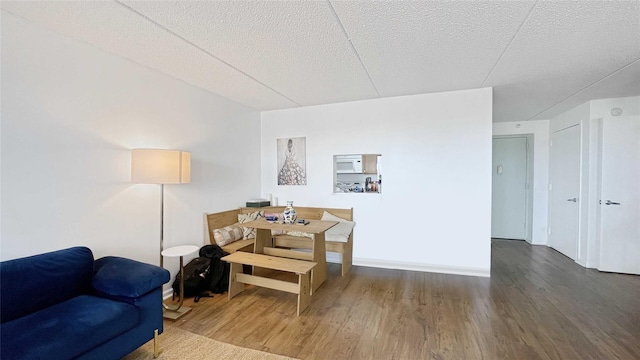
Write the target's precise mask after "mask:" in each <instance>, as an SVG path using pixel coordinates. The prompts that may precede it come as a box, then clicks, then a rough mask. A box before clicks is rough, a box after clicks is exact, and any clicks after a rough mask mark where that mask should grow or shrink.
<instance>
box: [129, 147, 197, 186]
mask: <svg viewBox="0 0 640 360" xmlns="http://www.w3.org/2000/svg"><path fill="white" fill-rule="evenodd" d="M131 182H133V183H138V184H184V183H189V182H191V154H190V153H188V152H186V151H179V150H163V149H133V150H132V151H131Z"/></svg>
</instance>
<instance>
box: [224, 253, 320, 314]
mask: <svg viewBox="0 0 640 360" xmlns="http://www.w3.org/2000/svg"><path fill="white" fill-rule="evenodd" d="M222 260H224V261H226V262H228V263H230V264H231V270H230V272H229V300H231V298H233V297H234V296H236V295H237V294H239V293H241V292H242V291H244V289H245V286H244V284H249V285H255V286H261V287H266V288H269V289H275V290H280V291H286V292H289V293H292V294H298V316H300V314H301V313H302V312H303V311H304V310H305V309H306V308H307V307H309V304H310V303H311V286H310V278H311V275H310V274H311V270H312V269H313V268H314V267H315V266H316V263H315V262H310V261H303V260H294V259H287V258H281V257H276V256H269V255H263V254H253V253H248V252H236V253H233V254H230V255H227V256H225V257H223V258H222ZM242 265H251V266H256V267H260V268H266V269H273V270H279V271H286V272H291V273H295V274H298V282H297V283H292V282H287V281H282V280H276V279H269V278H266V277H262V276H256V275H248V274H243V273H242Z"/></svg>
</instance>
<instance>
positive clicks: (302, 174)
mask: <svg viewBox="0 0 640 360" xmlns="http://www.w3.org/2000/svg"><path fill="white" fill-rule="evenodd" d="M305 148H306V138H303V137H300V138H289V139H278V146H277V151H278V185H307V173H306V171H305V169H306V153H305Z"/></svg>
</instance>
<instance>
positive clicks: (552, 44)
mask: <svg viewBox="0 0 640 360" xmlns="http://www.w3.org/2000/svg"><path fill="white" fill-rule="evenodd" d="M0 4H1V5H0V6H1V7H2V9H3V10H6V11H8V12H10V13H13V14H15V15H17V16H21V17H23V18H26V19H29V20H31V21H34V22H36V23H39V24H42V25H43V26H45V27H47V28H49V29H52V30H54V31H57V32H60V33H63V34H66V35H69V36H71V37H73V38H76V39H78V40H81V41H84V42H87V43H90V44H92V45H94V46H96V47H99V48H102V49H104V50H106V51H109V52H111V53H114V54H117V55H120V56H123V57H125V58H128V59H130V60H132V61H135V62H137V63H140V64H142V65H144V66H147V67H149V68H152V69H156V70H158V71H161V72H163V73H166V74H168V75H171V76H174V77H176V78H179V79H182V80H184V81H186V82H188V83H191V84H193V85H195V86H199V87H201V88H204V89H206V90H209V91H211V92H213V93H216V94H219V95H222V96H224V97H227V98H229V99H232V100H234V101H237V102H239V103H241V104H245V105H247V106H250V107H253V108H255V109H258V110H273V109H284V108H291V107H298V106H309V105H318V104H327V103H336V102H343V101H352V100H362V99H372V98H379V97H388V96H399V95H410V94H420V93H430V92H441V91H450V90H463V89H472V88H480V87H487V86H493V87H494V122H501V121H524V120H534V119H549V118H551V117H553V116H555V115H557V114H559V113H561V112H563V111H566V110H568V109H570V108H572V107H574V106H576V105H579V104H581V103H584V102H586V101H588V100H591V99H596V98H608V97H622V96H634V95H640V1H612V2H609V1H583V2H577V1H517V2H510V1H477V2H466V1H465V2H463V1H442V2H438V1H418V2H356V1H297V2H294V1H291V2H276V1H251V2H250V1H234V2H226V1H225V2H221V1H100V2H98V1H85V2H62V1H46V2H26V1H15V2H13V1H2V2H1V3H0Z"/></svg>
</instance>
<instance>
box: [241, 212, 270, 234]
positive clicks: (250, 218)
mask: <svg viewBox="0 0 640 360" xmlns="http://www.w3.org/2000/svg"><path fill="white" fill-rule="evenodd" d="M261 217H264V210H260V211H255V212H252V213H250V214H238V222H239V223H240V224H244V223H248V222H250V221H253V220H258V219H260V218H261ZM242 230H243V232H244V239H253V238H255V237H256V229H255V228H248V227H242Z"/></svg>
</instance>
